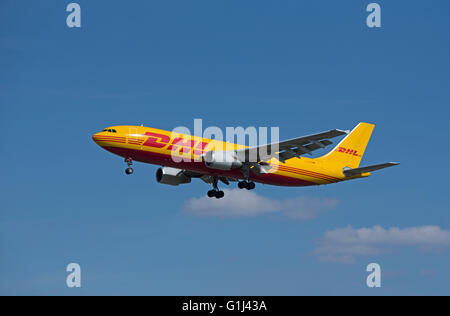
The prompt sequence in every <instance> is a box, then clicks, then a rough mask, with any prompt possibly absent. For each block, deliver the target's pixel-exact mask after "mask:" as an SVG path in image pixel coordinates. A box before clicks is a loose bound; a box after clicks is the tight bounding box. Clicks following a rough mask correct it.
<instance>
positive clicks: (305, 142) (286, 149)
mask: <svg viewBox="0 0 450 316" xmlns="http://www.w3.org/2000/svg"><path fill="white" fill-rule="evenodd" d="M348 132H349V131H343V130H339V129H333V130H330V131H327V132H322V133H318V134H313V135H308V136H303V137H299V138H293V139H289V140H285V141H282V142H279V143H272V144H267V145H262V146H258V147H250V148H245V149H240V150H237V151H236V153H237V155H238V157H239V160H241V161H250V160H252V161H254V160H255V158H256V160H257V161H261V160H268V159H270V158H272V157H276V158H277V159H279V160H281V161H284V160H287V159H290V158H293V157H300V156H301V155H304V154H311V152H312V151H314V150H317V149H320V148H325V147H326V146H328V145H330V144H332V143H333V142H331V141H330V140H329V139H330V138H334V137H338V136H341V135H345V134H348Z"/></svg>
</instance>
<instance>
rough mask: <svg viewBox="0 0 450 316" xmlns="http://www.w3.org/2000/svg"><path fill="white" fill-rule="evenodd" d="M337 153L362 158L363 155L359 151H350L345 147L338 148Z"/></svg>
mask: <svg viewBox="0 0 450 316" xmlns="http://www.w3.org/2000/svg"><path fill="white" fill-rule="evenodd" d="M336 151H337V152H338V153H343V154H348V155H353V156H358V157H361V155H360V154H358V151H357V150H354V149H349V148H345V147H338V148H337V149H336Z"/></svg>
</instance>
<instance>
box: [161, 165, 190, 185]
mask: <svg viewBox="0 0 450 316" xmlns="http://www.w3.org/2000/svg"><path fill="white" fill-rule="evenodd" d="M156 181H157V182H158V183H162V184H169V185H179V184H183V183H189V182H191V177H189V176H187V175H185V174H184V171H183V170H181V169H177V168H170V167H162V168H158V170H156Z"/></svg>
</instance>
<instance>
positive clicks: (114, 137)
mask: <svg viewBox="0 0 450 316" xmlns="http://www.w3.org/2000/svg"><path fill="white" fill-rule="evenodd" d="M94 138H112V139H125V137H116V136H95V137H94Z"/></svg>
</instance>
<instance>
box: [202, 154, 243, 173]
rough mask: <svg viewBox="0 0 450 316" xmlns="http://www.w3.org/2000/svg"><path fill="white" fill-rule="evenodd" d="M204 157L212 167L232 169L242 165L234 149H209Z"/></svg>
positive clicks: (209, 166) (207, 164) (206, 163)
mask: <svg viewBox="0 0 450 316" xmlns="http://www.w3.org/2000/svg"><path fill="white" fill-rule="evenodd" d="M203 159H204V161H205V165H206V166H207V167H208V168H211V169H219V170H231V169H236V168H241V167H242V162H241V161H240V160H239V159H238V158H237V157H236V154H235V153H234V152H232V151H208V152H207V153H206V154H205V156H204V157H203Z"/></svg>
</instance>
